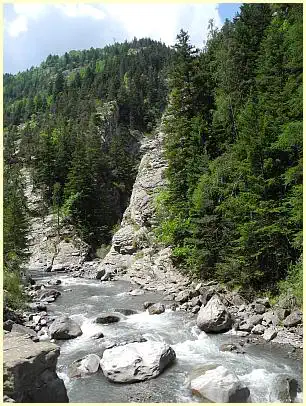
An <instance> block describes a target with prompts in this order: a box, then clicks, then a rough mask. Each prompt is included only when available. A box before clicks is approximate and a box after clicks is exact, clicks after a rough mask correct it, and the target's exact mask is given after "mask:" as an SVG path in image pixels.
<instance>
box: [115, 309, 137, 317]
mask: <svg viewBox="0 0 306 406" xmlns="http://www.w3.org/2000/svg"><path fill="white" fill-rule="evenodd" d="M114 312H117V313H121V314H123V315H124V316H132V315H133V314H138V312H137V311H136V310H133V309H114Z"/></svg>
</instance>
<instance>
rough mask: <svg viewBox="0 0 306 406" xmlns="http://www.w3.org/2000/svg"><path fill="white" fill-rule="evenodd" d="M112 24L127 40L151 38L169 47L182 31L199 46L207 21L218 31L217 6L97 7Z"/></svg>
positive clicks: (131, 5) (128, 5)
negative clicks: (119, 25) (120, 26)
mask: <svg viewBox="0 0 306 406" xmlns="http://www.w3.org/2000/svg"><path fill="white" fill-rule="evenodd" d="M100 7H101V8H102V9H103V10H105V11H106V12H107V13H108V14H109V16H110V17H112V18H113V19H114V20H117V21H119V22H121V23H122V24H123V26H124V28H125V29H126V31H127V32H128V35H129V38H128V39H131V38H133V37H134V36H135V37H138V38H139V37H151V38H153V39H156V40H159V39H161V40H162V41H163V42H165V43H166V44H168V45H172V44H174V43H175V39H176V35H177V34H178V32H179V30H180V29H181V28H183V29H185V30H186V31H188V32H189V34H190V39H191V43H192V44H194V45H196V46H202V45H203V41H204V40H205V39H206V36H207V26H208V21H209V20H210V19H211V18H213V19H214V22H215V25H216V26H218V27H220V26H221V25H222V24H221V20H220V16H219V13H218V9H217V5H216V4H158V3H155V4H139V3H138V4H105V5H101V6H100Z"/></svg>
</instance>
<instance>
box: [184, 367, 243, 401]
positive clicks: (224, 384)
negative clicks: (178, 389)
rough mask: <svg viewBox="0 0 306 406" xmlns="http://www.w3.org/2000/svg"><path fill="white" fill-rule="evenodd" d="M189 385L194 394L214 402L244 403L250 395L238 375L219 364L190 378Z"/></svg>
mask: <svg viewBox="0 0 306 406" xmlns="http://www.w3.org/2000/svg"><path fill="white" fill-rule="evenodd" d="M190 387H191V390H192V392H193V393H194V394H195V395H198V396H200V397H202V398H204V399H206V400H208V401H209V402H215V403H245V402H247V400H248V398H249V396H250V391H249V389H248V388H247V387H246V386H244V385H243V384H242V383H241V382H240V380H239V379H238V377H237V376H236V375H235V374H234V373H233V372H230V371H229V370H228V369H226V368H225V367H223V366H221V365H220V366H217V367H214V368H212V369H207V370H206V371H205V372H204V374H202V375H200V376H198V377H197V378H195V379H192V380H191V382H190Z"/></svg>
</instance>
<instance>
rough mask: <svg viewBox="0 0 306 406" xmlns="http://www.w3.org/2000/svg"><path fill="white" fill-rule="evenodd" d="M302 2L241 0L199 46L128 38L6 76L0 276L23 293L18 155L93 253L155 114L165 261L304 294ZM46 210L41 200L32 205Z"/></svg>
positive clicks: (234, 282)
mask: <svg viewBox="0 0 306 406" xmlns="http://www.w3.org/2000/svg"><path fill="white" fill-rule="evenodd" d="M302 37H303V5H302V4H244V5H243V6H241V9H240V12H239V13H238V14H237V15H236V17H235V18H234V19H233V21H229V20H226V21H225V23H224V25H223V27H222V28H221V29H217V28H215V26H214V24H213V22H212V21H211V23H210V26H209V36H208V38H207V41H206V43H205V46H204V47H203V49H201V50H199V49H196V48H195V47H194V46H193V45H192V44H191V43H190V40H189V35H188V33H187V32H185V31H183V30H181V31H180V33H179V34H178V36H177V42H176V44H175V46H173V47H168V46H166V45H165V44H163V43H161V42H157V41H153V40H151V39H148V38H145V39H136V38H135V39H134V40H133V41H131V42H128V41H126V42H125V43H122V44H119V43H115V44H113V45H109V46H106V47H104V48H103V49H94V48H91V49H89V50H83V51H70V52H66V53H65V54H64V55H62V56H58V55H49V56H48V57H47V59H46V60H45V61H44V62H42V63H41V65H40V66H39V67H32V68H31V69H29V70H27V71H25V72H20V73H18V74H16V75H12V74H5V75H4V78H3V81H4V95H3V97H4V211H3V220H4V221H3V223H4V234H3V236H4V247H3V250H4V289H5V291H6V294H7V298H8V300H9V301H11V304H12V305H13V304H15V305H16V303H18V304H19V302H20V301H22V293H21V290H20V285H19V283H20V279H19V278H20V276H19V275H20V272H21V271H22V266H23V264H24V262H25V260H26V256H27V239H26V236H27V230H28V221H29V216H31V212H29V210H28V208H27V205H26V200H25V197H24V193H23V179H22V175H21V169H22V168H27V170H28V171H30V172H31V174H32V176H33V179H34V186H35V188H37V189H39V190H41V191H42V192H43V195H44V202H45V208H44V210H45V213H48V212H49V211H52V210H53V211H54V212H58V213H60V215H61V217H63V218H65V219H66V221H67V222H69V223H71V224H73V225H74V226H75V227H76V230H77V231H78V233H79V235H80V236H81V238H82V239H83V240H84V241H86V242H87V243H89V244H90V245H91V247H92V249H93V252H95V250H96V249H97V248H98V247H100V246H101V244H108V243H109V242H110V240H111V237H112V230H113V229H114V227H115V226H116V224H118V223H119V222H120V220H121V217H122V214H123V212H124V210H125V208H126V207H127V204H128V201H129V197H130V194H131V190H132V187H133V183H134V180H135V177H136V174H137V168H138V164H139V159H140V151H139V141H140V139H141V137H142V136H147V137H150V136H151V137H153V136H154V134H155V131H156V129H157V128H158V127H159V126H160V125H161V126H162V131H163V132H164V133H165V135H166V140H165V151H166V152H165V155H166V158H167V161H168V164H169V167H168V169H167V173H166V176H167V179H168V186H167V188H166V189H165V190H162V191H161V192H160V193H159V194H158V197H157V198H156V209H157V213H158V219H159V225H158V227H157V229H156V238H157V239H158V240H159V241H160V242H161V243H163V244H165V245H167V246H171V247H172V250H173V259H174V261H175V264H176V265H177V266H178V268H179V269H181V271H182V272H186V273H188V274H191V275H193V276H194V278H199V279H204V280H207V279H215V280H218V281H220V282H222V283H225V284H227V285H228V286H229V287H230V288H232V289H235V288H237V287H239V288H240V289H242V291H243V292H245V294H248V295H252V294H253V293H254V292H261V293H266V294H268V295H271V296H272V297H273V296H277V295H280V294H281V293H282V292H284V291H288V290H289V291H291V292H292V293H293V294H294V295H295V296H296V297H297V299H298V300H299V303H300V305H301V303H302V223H303V222H302V218H303V215H302V169H303V163H302V148H303V144H302V137H303V124H302V120H303V94H302V88H303V81H302V77H303V41H302ZM42 214H43V213H42Z"/></svg>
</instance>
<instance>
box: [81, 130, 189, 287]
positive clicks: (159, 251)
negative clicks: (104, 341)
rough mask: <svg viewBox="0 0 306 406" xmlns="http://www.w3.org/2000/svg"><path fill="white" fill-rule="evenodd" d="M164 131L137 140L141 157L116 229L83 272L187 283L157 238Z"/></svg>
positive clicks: (144, 282)
mask: <svg viewBox="0 0 306 406" xmlns="http://www.w3.org/2000/svg"><path fill="white" fill-rule="evenodd" d="M163 140H164V133H163V132H162V130H161V129H159V130H158V131H157V133H156V134H155V135H154V137H151V138H149V137H148V138H144V139H143V140H142V143H141V153H142V154H143V157H142V159H141V162H140V165H139V168H138V174H137V177H136V180H135V183H134V186H133V191H132V195H131V199H130V203H129V206H128V207H127V209H126V211H125V213H124V215H123V218H122V221H121V224H120V229H119V230H118V231H117V232H116V233H115V234H114V236H113V239H112V245H111V249H110V251H109V252H108V254H107V255H106V256H105V258H104V259H103V261H102V262H101V264H100V265H99V267H98V269H97V271H96V272H93V273H90V274H88V275H87V276H89V277H93V278H97V279H100V278H102V280H103V279H108V278H109V277H110V275H114V274H120V275H121V276H122V275H126V277H127V278H132V280H134V281H135V282H136V283H138V284H139V285H140V286H141V287H145V288H146V289H148V290H150V289H152V290H153V289H154V290H155V289H157V290H160V291H167V290H168V289H171V287H172V286H173V284H178V283H182V284H187V283H188V279H187V277H185V276H183V275H181V274H179V273H178V271H177V270H176V269H175V268H174V266H173V263H172V260H171V249H170V248H169V247H164V246H163V245H161V244H160V243H158V242H157V240H156V237H155V234H154V226H155V225H156V224H157V217H156V209H155V197H156V195H157V194H158V192H159V191H160V190H162V189H163V187H165V185H166V178H165V169H166V168H167V162H166V160H165V158H164V153H163V152H164V150H163Z"/></svg>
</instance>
